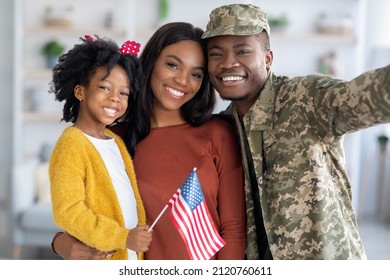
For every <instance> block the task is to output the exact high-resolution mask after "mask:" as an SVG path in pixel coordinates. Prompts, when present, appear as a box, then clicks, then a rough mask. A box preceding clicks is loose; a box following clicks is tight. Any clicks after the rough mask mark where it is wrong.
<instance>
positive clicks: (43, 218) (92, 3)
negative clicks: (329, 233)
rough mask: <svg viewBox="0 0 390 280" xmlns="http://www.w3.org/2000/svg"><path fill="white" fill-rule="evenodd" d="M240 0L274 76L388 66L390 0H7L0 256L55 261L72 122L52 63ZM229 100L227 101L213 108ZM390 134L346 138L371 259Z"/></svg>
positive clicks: (0, 7) (382, 235)
mask: <svg viewBox="0 0 390 280" xmlns="http://www.w3.org/2000/svg"><path fill="white" fill-rule="evenodd" d="M234 2H235V3H252V4H255V5H257V6H260V7H262V8H263V9H264V10H265V11H267V12H268V16H269V20H270V24H271V48H272V49H273V52H274V63H273V66H272V69H273V71H274V72H276V73H277V74H284V75H291V76H296V75H305V74H309V73H323V74H327V75H332V76H335V77H338V78H341V79H351V78H354V77H356V76H357V75H359V74H360V73H362V72H364V71H367V70H371V69H374V68H377V67H382V66H386V65H387V64H389V61H390V30H389V26H390V17H389V16H388V15H389V14H390V0H370V1H368V0H328V1H321V0H257V1H256V0H253V1H226V0H225V1H224V0H197V1H187V0H143V1H136V0H111V1H106V0H63V1H54V0H1V1H0V20H1V24H0V34H1V38H2V39H1V41H0V50H1V52H0V61H1V63H0V84H1V85H2V89H1V91H0V97H1V99H0V100H1V102H0V114H1V115H0V116H1V117H0V123H1V124H0V143H1V145H0V165H1V168H0V258H1V259H12V258H14V259H56V257H55V256H54V255H53V253H52V252H51V251H50V242H51V237H52V235H53V233H54V232H56V231H57V230H58V229H57V228H56V227H55V226H54V225H53V222H52V218H51V206H50V193H49V184H48V178H47V161H48V158H49V157H50V153H51V149H52V147H53V145H54V143H55V142H56V140H57V138H58V136H59V135H60V133H61V132H62V130H63V129H64V127H65V126H66V124H64V123H61V122H60V119H61V110H62V104H61V103H59V102H55V101H54V98H53V96H51V95H49V94H48V83H49V81H50V75H51V72H50V69H51V67H52V65H53V64H52V63H53V62H52V61H53V60H54V63H55V62H56V59H57V57H58V55H60V54H62V53H64V52H65V51H67V50H68V49H69V48H71V47H72V46H73V45H74V44H75V43H78V42H79V40H78V38H79V37H83V36H84V35H85V34H90V35H93V34H97V35H99V36H107V37H110V38H113V39H114V40H116V41H117V42H118V44H122V42H124V41H126V40H128V39H130V40H137V41H139V42H141V44H145V43H146V42H147V40H148V38H149V37H150V36H151V34H152V33H153V32H154V30H155V29H156V28H157V27H159V26H160V25H161V24H164V23H166V22H169V21H188V22H191V23H192V24H194V25H196V26H198V27H201V28H203V29H204V28H205V26H206V23H207V20H208V15H209V13H210V11H211V10H212V9H213V8H216V7H218V6H220V5H223V4H230V3H234ZM141 51H142V48H141ZM225 106H226V102H222V101H220V102H219V103H218V106H217V108H216V112H218V111H219V110H221V109H223V108H224V107H225ZM388 137H390V125H380V126H377V127H374V128H369V129H366V130H363V131H359V132H355V133H352V134H349V135H347V136H346V138H345V142H344V147H345V154H346V161H347V162H346V163H347V167H348V173H349V176H350V179H351V182H352V185H353V190H352V191H353V203H354V208H355V211H356V215H357V217H358V222H359V227H360V230H361V234H362V237H363V241H364V243H365V245H366V250H367V254H368V257H369V259H390V178H389V177H390V163H389V158H390V154H389V152H388V149H389V148H388V147H387V146H388V144H387V142H388ZM386 147H387V148H386Z"/></svg>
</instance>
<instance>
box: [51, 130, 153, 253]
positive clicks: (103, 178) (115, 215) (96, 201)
mask: <svg viewBox="0 0 390 280" xmlns="http://www.w3.org/2000/svg"><path fill="white" fill-rule="evenodd" d="M105 133H106V134H107V135H109V136H111V137H114V139H115V141H116V143H117V144H118V147H119V150H120V153H121V155H122V158H123V161H124V163H125V168H126V172H127V174H128V176H129V178H130V182H131V184H132V186H133V190H134V195H135V199H136V201H137V213H138V224H139V225H144V224H145V223H146V217H145V209H144V207H143V203H142V200H141V197H140V194H139V191H138V186H137V182H136V177H135V173H134V167H133V162H132V159H131V157H130V155H129V153H128V151H127V149H126V146H125V144H124V142H123V141H122V139H121V138H120V137H119V136H117V135H116V134H114V133H113V132H112V131H110V130H108V129H106V130H105ZM49 175H50V188H51V199H52V205H53V206H52V207H53V216H54V221H55V223H56V224H57V225H58V226H59V227H61V228H62V229H64V230H65V231H67V232H68V233H69V234H71V235H72V236H74V237H76V238H77V239H79V240H80V241H81V242H83V243H85V244H87V245H89V246H91V247H94V248H97V249H98V250H101V251H110V250H117V252H116V253H115V254H113V256H112V258H111V259H118V260H119V259H122V260H123V259H127V258H128V255H127V250H126V238H127V235H128V232H129V230H128V229H126V228H124V222H123V216H122V211H121V208H120V205H119V201H118V199H117V196H116V192H115V189H114V187H113V185H112V182H111V179H110V175H109V174H108V171H107V169H106V167H105V164H104V162H103V159H102V158H101V156H100V154H99V152H98V151H97V150H96V148H95V146H94V145H93V144H92V143H91V142H90V141H89V140H88V139H87V137H86V136H85V135H84V134H83V132H82V131H81V130H79V129H78V128H76V127H73V126H71V127H68V128H66V129H65V130H64V132H63V133H62V135H61V136H60V138H59V139H58V141H57V143H56V146H55V148H54V150H53V153H52V156H51V159H50V166H49ZM143 258H144V254H142V253H138V259H143Z"/></svg>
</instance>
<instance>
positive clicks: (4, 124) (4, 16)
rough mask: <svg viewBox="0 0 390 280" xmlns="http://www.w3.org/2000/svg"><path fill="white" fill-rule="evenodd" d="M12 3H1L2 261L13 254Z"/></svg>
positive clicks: (0, 159) (0, 155)
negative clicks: (10, 253) (11, 235)
mask: <svg viewBox="0 0 390 280" xmlns="http://www.w3.org/2000/svg"><path fill="white" fill-rule="evenodd" d="M12 4H13V3H12V1H1V2H0V35H1V40H0V85H1V91H0V143H1V144H0V258H1V257H4V256H6V255H7V254H9V250H10V248H9V247H6V245H7V244H9V243H10V236H9V234H10V232H9V228H10V223H9V218H8V217H9V216H10V215H9V209H10V203H9V202H10V199H9V193H10V189H9V188H10V187H9V186H10V172H11V170H10V169H11V165H10V163H11V148H10V147H11V145H12V143H11V136H12V129H11V124H12V123H11V109H12V106H11V104H12V69H13V66H12V57H13V52H12V50H13V47H12V46H13V41H12V28H13V26H12V23H13V18H12V14H13V9H12Z"/></svg>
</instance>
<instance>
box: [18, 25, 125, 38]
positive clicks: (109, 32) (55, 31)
mask: <svg viewBox="0 0 390 280" xmlns="http://www.w3.org/2000/svg"><path fill="white" fill-rule="evenodd" d="M25 33H26V34H28V35H44V36H47V35H59V34H61V35H68V36H70V35H72V36H83V35H84V34H90V35H94V34H96V35H99V36H125V35H126V30H125V29H119V28H103V27H86V28H74V27H61V26H53V27H50V26H37V27H26V28H25Z"/></svg>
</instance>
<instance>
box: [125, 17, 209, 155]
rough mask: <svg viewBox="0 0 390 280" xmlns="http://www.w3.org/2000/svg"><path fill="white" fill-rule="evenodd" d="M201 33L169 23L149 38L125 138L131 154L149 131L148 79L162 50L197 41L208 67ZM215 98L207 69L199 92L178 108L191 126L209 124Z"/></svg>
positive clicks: (149, 91) (191, 27) (149, 97)
mask: <svg viewBox="0 0 390 280" xmlns="http://www.w3.org/2000/svg"><path fill="white" fill-rule="evenodd" d="M202 34H203V30H202V29H200V28H197V27H194V26H193V25H192V24H190V23H186V22H172V23H167V24H165V25H163V26H161V27H160V28H159V29H158V30H157V31H156V32H155V33H154V34H153V36H152V37H151V38H150V39H149V41H148V43H147V44H146V46H145V48H144V50H143V51H142V54H141V63H142V69H143V73H144V79H143V84H142V88H141V92H140V93H139V95H138V96H137V98H136V108H135V110H134V111H132V112H131V115H132V117H131V121H130V124H129V126H128V129H127V131H126V133H125V135H124V140H125V143H126V145H127V148H128V150H129V152H130V154H132V155H134V153H135V146H136V145H137V144H138V143H139V142H140V141H141V140H142V139H144V138H145V137H146V136H147V135H148V134H149V132H150V117H151V115H152V110H153V98H154V97H153V92H152V88H151V76H152V72H153V69H154V66H155V63H156V61H157V59H158V57H159V55H160V53H161V51H162V50H163V49H164V48H165V47H167V46H169V45H172V44H175V43H177V42H180V41H183V40H191V41H195V42H198V43H199V45H200V46H201V47H202V50H203V55H204V57H205V61H206V65H207V48H206V42H205V41H204V40H202V39H201V36H202ZM215 102H216V97H215V93H214V89H213V86H212V84H211V83H210V79H209V75H208V73H207V67H206V69H205V73H204V77H203V80H202V84H201V86H200V89H199V91H198V93H197V94H196V95H195V96H194V97H193V98H192V99H191V100H190V101H188V102H187V103H185V104H184V105H183V106H182V107H181V108H180V110H181V113H182V116H183V118H184V119H185V120H186V121H187V122H188V123H189V124H191V125H193V126H199V125H201V124H203V123H204V122H206V121H208V120H209V119H210V118H211V116H212V112H213V110H214V106H215Z"/></svg>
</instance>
